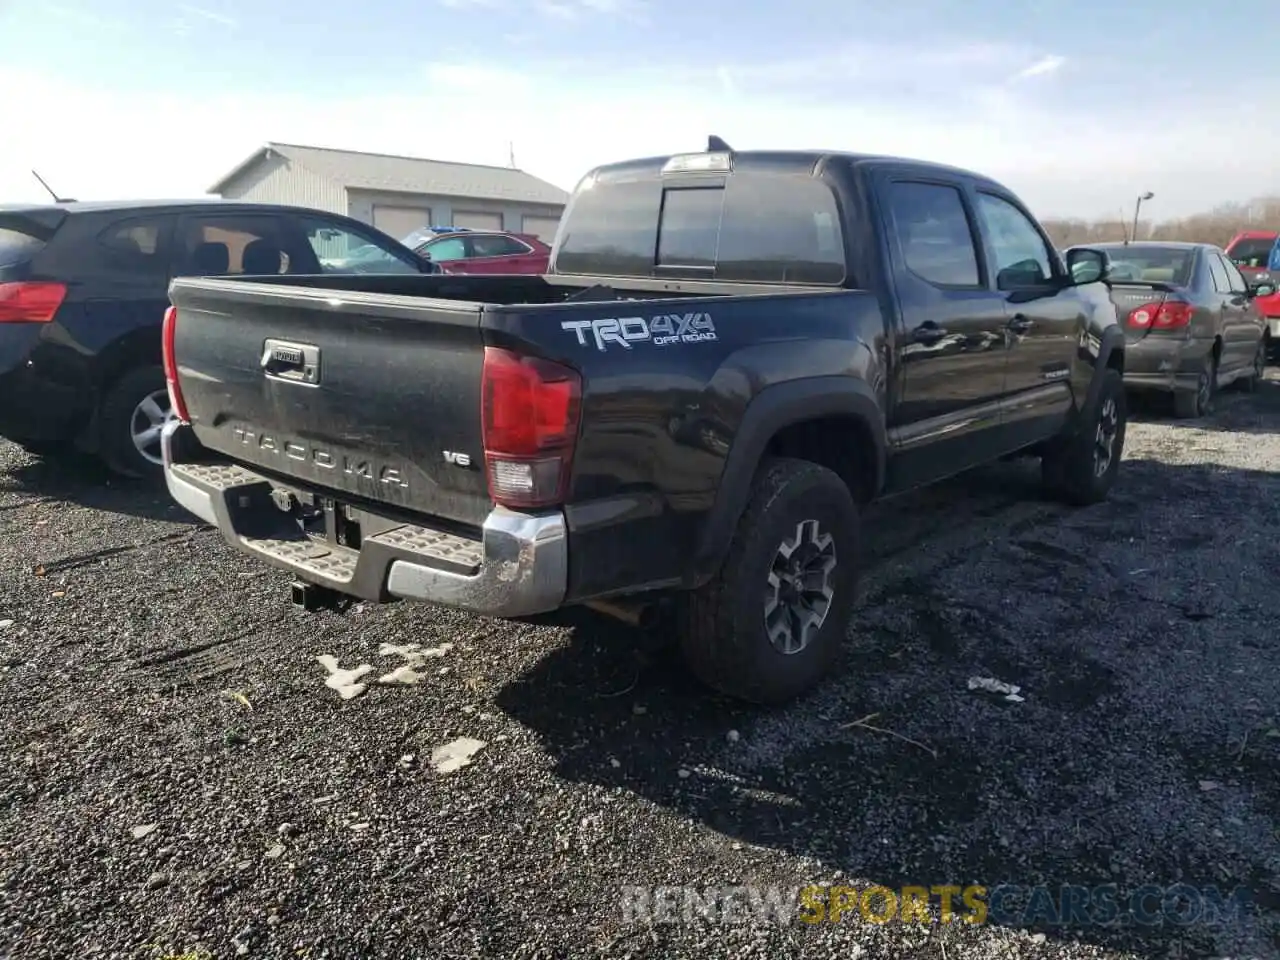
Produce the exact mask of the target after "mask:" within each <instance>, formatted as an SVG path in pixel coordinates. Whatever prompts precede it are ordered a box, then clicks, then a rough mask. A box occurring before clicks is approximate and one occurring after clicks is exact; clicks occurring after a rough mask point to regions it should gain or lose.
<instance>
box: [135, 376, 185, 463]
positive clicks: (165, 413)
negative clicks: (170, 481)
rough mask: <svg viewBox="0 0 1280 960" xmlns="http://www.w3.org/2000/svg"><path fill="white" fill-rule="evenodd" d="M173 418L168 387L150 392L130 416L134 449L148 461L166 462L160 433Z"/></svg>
mask: <svg viewBox="0 0 1280 960" xmlns="http://www.w3.org/2000/svg"><path fill="white" fill-rule="evenodd" d="M173 418H174V417H173V408H172V407H170V405H169V391H168V390H167V389H165V390H156V391H155V392H154V393H150V394H148V395H147V396H145V397H144V398H143V399H142V402H141V403H139V404H138V405H137V406H136V407H134V408H133V416H132V417H130V418H129V437H130V439H132V440H133V446H134V449H136V450H137V451H138V453H139V454H141V455H142V457H143V458H144V459H146V460H147V461H148V462H150V463H154V464H156V465H157V466H159V465H161V464H163V463H164V459H163V456H162V455H161V452H160V433H161V431H163V430H164V426H165V424H166V423H168V422H169V421H170V420H172V419H173Z"/></svg>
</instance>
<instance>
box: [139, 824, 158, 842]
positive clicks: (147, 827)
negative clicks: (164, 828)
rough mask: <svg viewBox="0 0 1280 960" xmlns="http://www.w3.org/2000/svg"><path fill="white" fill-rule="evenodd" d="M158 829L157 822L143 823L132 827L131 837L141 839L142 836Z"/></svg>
mask: <svg viewBox="0 0 1280 960" xmlns="http://www.w3.org/2000/svg"><path fill="white" fill-rule="evenodd" d="M158 829H160V824H158V823H144V824H141V825H140V826H137V827H134V828H133V839H135V840H141V839H142V838H143V837H146V836H150V835H151V834H153V833H155V832H156V831H157V830H158Z"/></svg>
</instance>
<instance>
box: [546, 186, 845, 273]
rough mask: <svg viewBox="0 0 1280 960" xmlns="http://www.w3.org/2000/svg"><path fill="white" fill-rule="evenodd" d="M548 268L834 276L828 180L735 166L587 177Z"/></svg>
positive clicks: (834, 219) (837, 243) (840, 252)
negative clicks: (679, 178) (705, 177)
mask: <svg viewBox="0 0 1280 960" xmlns="http://www.w3.org/2000/svg"><path fill="white" fill-rule="evenodd" d="M564 227H565V229H564V231H563V232H564V236H563V237H562V239H561V242H560V249H559V250H558V251H557V254H556V270H557V271H558V272H560V273H578V274H588V275H591V276H632V277H634V276H641V277H648V276H654V275H659V274H663V273H666V274H668V275H669V274H670V272H671V271H673V270H675V271H689V272H690V273H691V274H693V275H695V276H697V275H699V274H702V275H704V276H705V278H706V279H715V280H737V281H743V282H748V283H806V284H820V285H828V284H830V285H837V284H840V283H842V282H843V281H844V278H845V263H844V241H843V238H842V236H841V231H840V218H839V213H838V210H837V208H836V202H835V197H834V195H833V194H832V192H831V189H830V187H828V186H827V185H826V184H825V183H823V182H822V181H820V180H814V179H811V178H809V177H800V176H796V177H787V176H777V175H772V176H759V175H752V174H748V173H738V174H733V175H732V176H730V177H729V178H728V179H727V181H726V183H725V184H718V185H714V186H701V185H699V186H689V185H685V184H680V185H675V184H673V183H669V182H664V181H662V180H656V179H646V180H632V181H617V182H604V183H596V184H594V185H592V186H590V187H589V188H587V189H585V190H582V191H580V192H579V193H578V194H577V195H576V196H575V198H574V200H573V204H572V206H571V207H570V208H569V210H568V211H567V212H566V215H565V222H564Z"/></svg>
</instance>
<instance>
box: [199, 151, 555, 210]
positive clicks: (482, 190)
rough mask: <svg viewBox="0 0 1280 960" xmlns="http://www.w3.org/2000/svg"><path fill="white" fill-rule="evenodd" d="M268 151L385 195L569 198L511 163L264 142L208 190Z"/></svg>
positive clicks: (330, 177) (219, 189)
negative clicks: (494, 164)
mask: <svg viewBox="0 0 1280 960" xmlns="http://www.w3.org/2000/svg"><path fill="white" fill-rule="evenodd" d="M272 153H276V154H278V155H279V156H281V157H283V158H284V159H286V160H288V161H290V162H291V163H296V164H298V166H300V167H303V168H304V169H306V170H309V171H310V172H311V173H313V174H316V175H318V176H321V177H324V178H325V179H328V180H331V181H333V182H335V183H338V184H341V185H342V186H344V187H347V188H352V189H356V190H384V191H387V192H389V193H418V194H432V195H436V196H447V197H470V198H473V199H477V200H508V201H515V202H519V203H546V204H553V205H556V206H563V205H564V204H565V203H567V202H568V200H569V194H568V193H567V192H566V191H564V190H561V189H560V188H559V187H557V186H555V185H554V184H550V183H547V182H546V181H545V180H539V179H538V178H537V177H535V176H533V175H531V174H528V173H525V172H524V171H523V170H516V169H514V168H512V167H488V166H481V165H478V164H472V163H453V162H450V161H446V160H424V159H421V158H419V157H397V156H389V155H386V154H380V153H360V152H358V151H355V150H332V149H329V148H328V147H305V146H299V145H297V144H290V143H268V144H267V145H266V146H264V147H262V148H260V149H259V150H257V151H255V152H254V154H253V155H252V156H250V157H249V158H247V159H246V160H245V161H244V162H243V163H241V164H240V165H239V166H238V167H236V168H235V169H234V170H232V171H231V172H230V173H228V174H227V175H226V176H225V177H223V178H222V179H221V180H219V181H218V182H217V183H215V184H214V185H213V186H212V187H210V188H209V192H210V193H221V192H222V191H223V189H224V188H225V187H226V186H227V184H228V183H229V182H230V181H231V180H233V179H234V178H235V177H237V176H239V175H240V174H242V173H244V171H246V170H247V169H249V168H250V167H251V166H253V165H254V164H256V163H258V162H260V161H262V160H264V159H266V158H267V157H269V156H270V155H271V154H272Z"/></svg>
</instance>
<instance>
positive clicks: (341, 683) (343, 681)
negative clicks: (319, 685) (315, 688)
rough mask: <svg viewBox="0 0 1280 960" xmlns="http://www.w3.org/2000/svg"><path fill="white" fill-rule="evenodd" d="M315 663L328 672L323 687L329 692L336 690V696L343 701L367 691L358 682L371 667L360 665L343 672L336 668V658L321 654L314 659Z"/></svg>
mask: <svg viewBox="0 0 1280 960" xmlns="http://www.w3.org/2000/svg"><path fill="white" fill-rule="evenodd" d="M316 662H317V663H319V664H320V666H322V667H324V668H325V669H326V670H327V671H329V676H327V677H326V678H325V681H324V685H325V686H326V687H328V688H329V689H330V690H336V691H337V692H338V696H340V697H342V699H343V700H350V699H351V698H352V697H358V696H360V694H362V693H364V692H365V691H366V690H367V689H369V688H368V686H367V685H365V684H363V683H360V682H359V680H360V678H361V677H363V676H365V675H366V674H368V673H371V672H372V671H373V667H371V666H370V665H369V664H367V663H362V664H360V666H358V667H352V668H351V669H350V670H345V669H343V668H342V667H339V666H338V659H337V657H334V656H333V655H331V654H328V653H323V654H321V655H320V656H318V657H316Z"/></svg>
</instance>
